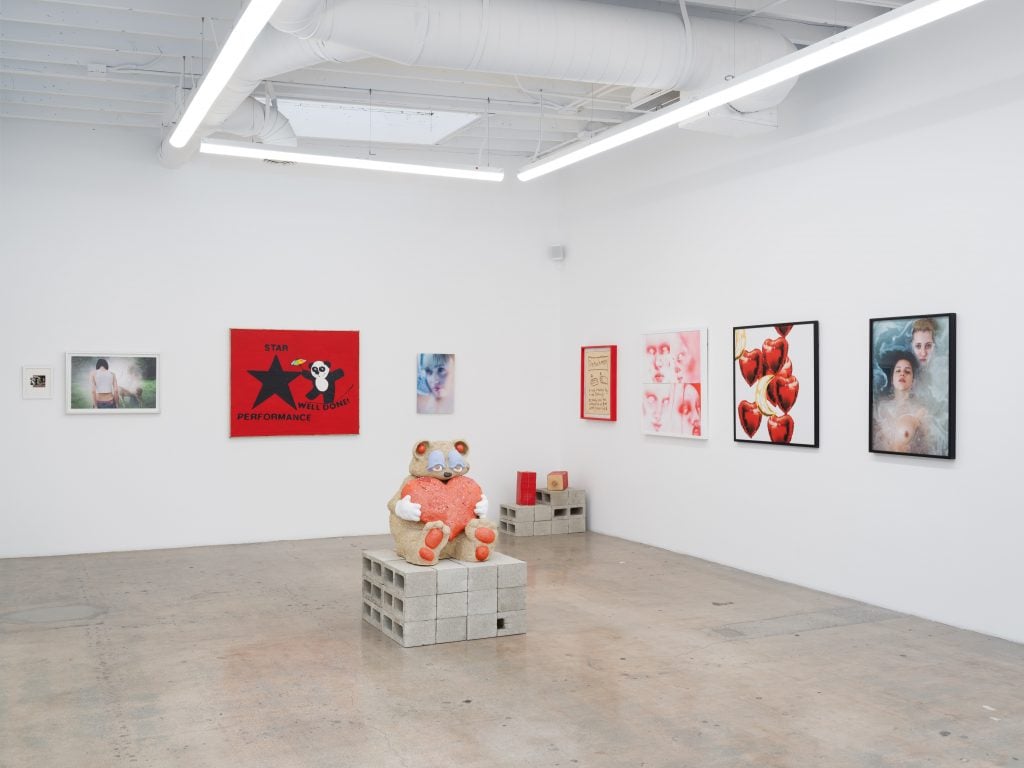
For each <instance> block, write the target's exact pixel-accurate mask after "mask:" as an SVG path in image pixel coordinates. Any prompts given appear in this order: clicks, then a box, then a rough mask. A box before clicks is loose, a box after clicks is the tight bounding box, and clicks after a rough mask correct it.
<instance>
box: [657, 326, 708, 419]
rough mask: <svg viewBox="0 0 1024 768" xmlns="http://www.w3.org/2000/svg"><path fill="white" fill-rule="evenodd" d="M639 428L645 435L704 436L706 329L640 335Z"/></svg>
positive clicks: (706, 357)
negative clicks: (641, 358) (641, 372)
mask: <svg viewBox="0 0 1024 768" xmlns="http://www.w3.org/2000/svg"><path fill="white" fill-rule="evenodd" d="M642 341H643V366H644V371H643V375H642V381H641V403H640V417H641V420H640V429H641V431H642V432H643V433H644V434H645V435H663V436H666V437H689V438H706V437H707V436H708V431H707V425H706V422H704V421H703V419H702V414H706V413H707V381H708V370H707V360H708V332H707V329H706V328H692V329H687V330H682V331H669V332H665V333H649V334H646V335H645V336H644V337H643V340H642Z"/></svg>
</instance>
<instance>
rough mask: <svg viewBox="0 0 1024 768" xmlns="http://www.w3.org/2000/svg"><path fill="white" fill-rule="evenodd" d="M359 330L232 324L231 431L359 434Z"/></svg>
mask: <svg viewBox="0 0 1024 768" xmlns="http://www.w3.org/2000/svg"><path fill="white" fill-rule="evenodd" d="M358 434H359V331H274V330H252V329H239V328H232V329H231V436H232V437H260V436H273V435H358Z"/></svg>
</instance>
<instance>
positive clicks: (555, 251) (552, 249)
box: [548, 245, 565, 261]
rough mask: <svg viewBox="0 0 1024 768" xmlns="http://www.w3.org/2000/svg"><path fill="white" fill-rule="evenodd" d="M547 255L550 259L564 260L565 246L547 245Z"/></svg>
mask: <svg viewBox="0 0 1024 768" xmlns="http://www.w3.org/2000/svg"><path fill="white" fill-rule="evenodd" d="M548 257H549V258H550V259H551V260H552V261H565V246H564V245H552V246H549V247H548Z"/></svg>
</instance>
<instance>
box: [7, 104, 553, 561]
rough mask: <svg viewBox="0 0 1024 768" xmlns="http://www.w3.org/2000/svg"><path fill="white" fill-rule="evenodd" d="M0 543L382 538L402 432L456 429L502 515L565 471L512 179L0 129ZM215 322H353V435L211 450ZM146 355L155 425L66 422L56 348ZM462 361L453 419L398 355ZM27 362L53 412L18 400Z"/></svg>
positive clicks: (537, 235)
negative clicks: (45, 369) (525, 475)
mask: <svg viewBox="0 0 1024 768" xmlns="http://www.w3.org/2000/svg"><path fill="white" fill-rule="evenodd" d="M0 139H2V154H0V179H2V181H3V191H2V197H0V212H2V213H0V216H2V227H0V248H2V253H3V267H2V275H3V276H2V282H0V327H3V328H4V329H6V332H7V335H6V338H7V340H8V349H7V354H6V355H5V362H4V363H3V366H2V370H3V379H4V380H5V381H6V382H7V383H6V386H5V388H4V390H5V392H6V394H5V395H4V397H2V398H0V423H2V424H3V435H4V437H3V442H4V446H5V450H4V456H5V459H4V462H3V469H2V476H3V495H2V498H0V556H24V555H46V554H59V553H71V552H95V551H105V550H121V549H139V548H154V547H177V546H187V545H197V544H217V543H230V542H246V541H263V540H277V539H297V538H309V537H325V536H338V535H355V534H367V533H383V532H385V531H386V530H387V515H388V512H387V508H386V504H387V501H388V499H389V498H390V497H391V495H392V494H393V493H394V492H395V491H396V490H397V489H398V487H399V484H400V483H401V481H402V480H403V479H404V477H405V476H406V473H407V469H408V464H409V459H410V456H411V451H412V448H413V446H414V445H415V444H416V442H418V441H419V440H421V439H430V438H436V439H444V438H452V439H454V438H463V439H465V440H466V441H468V443H469V445H470V451H471V453H470V463H471V464H472V465H473V470H472V475H471V476H473V477H475V478H476V479H477V481H478V482H479V483H480V484H481V486H482V487H483V488H484V490H485V491H486V492H487V493H488V495H489V497H490V499H491V501H492V503H493V513H492V515H493V517H495V519H496V518H497V505H498V504H500V503H501V502H502V501H507V500H508V499H509V498H511V494H512V493H513V492H514V485H515V471H516V470H517V469H536V470H538V471H540V470H548V471H549V470H550V469H552V468H554V467H556V466H557V465H558V459H559V446H558V439H557V433H558V400H557V397H556V396H555V395H556V393H557V392H558V391H559V390H560V388H561V383H560V382H559V380H558V376H559V372H560V366H559V365H558V361H557V354H558V346H559V338H558V328H559V327H560V322H561V320H560V315H561V309H560V306H561V290H560V275H561V267H560V265H558V264H555V263H553V262H552V261H551V260H550V259H549V258H548V246H549V238H550V236H551V235H552V228H553V219H552V214H551V213H550V211H549V210H548V209H547V207H546V206H545V205H544V204H543V201H542V198H538V197H537V196H535V195H530V194H527V192H528V190H526V189H523V188H522V187H521V186H517V185H513V184H479V183H466V182H459V181H454V180H431V179H424V178H415V177H404V178H401V177H395V176H392V175H376V174H367V173H345V172H336V171H335V172H331V171H330V170H327V169H311V168H303V167H297V166H293V167H281V166H272V165H268V164H263V163H259V162H252V161H242V160H229V159H220V158H217V159H213V158H205V157H201V158H197V159H196V160H195V161H194V162H193V163H192V164H190V165H189V166H187V167H185V168H182V169H179V170H176V171H170V170H166V169H164V168H162V167H160V165H159V163H158V162H157V159H156V148H157V144H158V141H159V137H158V136H156V135H151V134H148V133H139V132H133V131H122V130H116V129H110V130H90V129H87V128H84V127H81V126H67V125H56V124H47V123H32V122H23V121H7V122H5V123H3V125H2V137H0ZM229 328H270V329H299V330H319V329H322V330H359V331H360V342H361V355H360V364H361V387H360V389H361V403H360V413H361V422H362V423H361V430H360V431H361V434H360V435H358V436H319V437H275V438H229V437H228V427H229V423H228V420H229V407H228V405H229V389H228V371H229V366H228V364H229ZM67 352H85V353H106V354H117V353H156V354H159V355H160V366H161V381H160V385H161V388H162V391H161V398H162V403H161V406H162V412H161V413H160V414H158V415H145V414H131V415H128V414H125V415H116V416H100V415H65V413H64V401H63V385H64V355H65V353H67ZM419 352H446V353H447V352H451V353H455V355H456V359H455V366H456V406H455V413H454V414H452V415H431V416H427V415H417V414H416V413H415V410H416V398H415V379H416V354H417V353H419ZM22 365H43V366H52V367H53V368H54V370H55V373H56V379H57V382H56V383H57V392H56V393H55V397H54V399H53V400H42V401H36V400H33V401H29V400H22V399H21V393H20V389H19V387H20V384H19V383H18V382H19V380H20V369H21V366H22Z"/></svg>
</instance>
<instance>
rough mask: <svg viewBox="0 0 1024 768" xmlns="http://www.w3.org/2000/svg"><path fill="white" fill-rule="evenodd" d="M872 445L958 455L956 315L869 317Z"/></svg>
mask: <svg viewBox="0 0 1024 768" xmlns="http://www.w3.org/2000/svg"><path fill="white" fill-rule="evenodd" d="M869 332H870V339H871V356H870V363H869V381H870V384H869V387H870V389H869V406H868V450H869V451H871V452H873V453H896V454H902V455H904V456H927V457H930V458H935V459H952V458H954V457H955V456H956V315H955V314H954V313H952V312H946V313H944V314H935V315H905V316H903V317H879V318H875V319H873V320H870V321H869Z"/></svg>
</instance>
